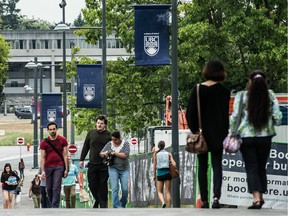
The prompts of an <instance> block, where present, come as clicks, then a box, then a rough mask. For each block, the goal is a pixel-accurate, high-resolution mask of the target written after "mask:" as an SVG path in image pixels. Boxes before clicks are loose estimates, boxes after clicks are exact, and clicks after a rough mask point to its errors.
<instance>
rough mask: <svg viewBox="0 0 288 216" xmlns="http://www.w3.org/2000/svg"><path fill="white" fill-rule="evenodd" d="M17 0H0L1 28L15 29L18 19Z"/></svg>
mask: <svg viewBox="0 0 288 216" xmlns="http://www.w3.org/2000/svg"><path fill="white" fill-rule="evenodd" d="M18 2H19V0H2V1H0V19H1V29H17V28H18V26H19V21H20V18H21V16H20V14H19V13H20V9H17V8H16V4H17V3H18Z"/></svg>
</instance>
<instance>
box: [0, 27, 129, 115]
mask: <svg viewBox="0 0 288 216" xmlns="http://www.w3.org/2000/svg"><path fill="white" fill-rule="evenodd" d="M0 34H1V35H2V36H3V37H4V38H5V40H6V42H8V43H9V44H10V47H11V49H10V58H9V68H8V71H7V77H8V78H7V80H6V83H5V87H4V93H5V98H6V99H5V103H6V105H7V106H8V112H9V111H13V108H14V107H15V106H16V107H17V106H19V105H20V106H21V105H30V104H31V98H32V97H33V93H34V91H33V89H34V79H35V77H34V73H33V71H31V70H29V69H27V68H25V65H26V64H27V63H28V62H30V61H34V62H37V63H41V64H42V68H41V69H38V70H37V72H38V73H37V81H38V89H37V92H40V87H41V86H42V92H44V93H48V92H55V93H56V92H57V93H59V92H63V76H64V74H63V71H62V68H61V63H62V61H63V34H62V32H57V31H53V30H48V31H46V30H1V31H0ZM85 39H86V38H85V36H77V35H74V34H73V31H67V32H66V61H71V56H72V55H71V54H72V48H73V47H74V46H76V47H79V48H80V52H79V53H77V54H76V55H75V57H76V58H77V57H81V56H87V57H89V58H93V59H96V60H97V62H99V63H101V61H102V41H101V40H100V41H99V43H98V44H97V45H91V44H88V43H86V42H85ZM106 44H107V56H106V58H107V61H110V60H116V59H117V58H118V57H122V58H127V57H129V56H130V54H128V53H126V51H125V49H124V48H123V47H122V46H121V43H120V40H119V39H117V38H115V36H113V35H111V36H107V41H106ZM39 72H41V74H39ZM40 81H41V82H42V85H40ZM24 87H25V88H24ZM27 87H28V88H27ZM66 90H67V93H68V94H69V92H70V91H71V81H70V80H67V85H66Z"/></svg>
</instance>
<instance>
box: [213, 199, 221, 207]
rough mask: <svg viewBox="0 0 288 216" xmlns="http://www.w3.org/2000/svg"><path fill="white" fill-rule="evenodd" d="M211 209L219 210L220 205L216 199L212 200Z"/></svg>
mask: <svg viewBox="0 0 288 216" xmlns="http://www.w3.org/2000/svg"><path fill="white" fill-rule="evenodd" d="M212 208H213V209H219V208H220V203H219V200H218V199H214V201H213V203H212Z"/></svg>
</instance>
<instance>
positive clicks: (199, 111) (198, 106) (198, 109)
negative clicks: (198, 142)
mask: <svg viewBox="0 0 288 216" xmlns="http://www.w3.org/2000/svg"><path fill="white" fill-rule="evenodd" d="M199 91H200V84H197V88H196V93H197V111H198V126H199V132H200V133H202V120H201V110H200V94H199Z"/></svg>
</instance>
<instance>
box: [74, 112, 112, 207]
mask: <svg viewBox="0 0 288 216" xmlns="http://www.w3.org/2000/svg"><path fill="white" fill-rule="evenodd" d="M106 126H107V119H106V117H105V116H103V115H100V116H98V117H97V119H96V129H92V130H90V131H89V132H88V133H87V135H86V139H85V142H84V145H83V148H82V152H81V156H80V161H79V167H80V168H82V167H83V165H84V160H85V157H86V155H87V154H88V152H89V151H90V152H89V163H88V183H89V189H90V191H91V193H92V194H93V197H94V199H95V203H94V206H93V208H98V207H99V204H100V208H107V207H108V185H107V181H108V177H109V176H108V168H107V166H106V165H105V164H104V163H103V158H102V157H101V156H100V152H101V150H102V149H103V147H104V146H105V145H106V144H107V143H108V142H109V141H110V140H111V133H110V132H109V131H108V130H106Z"/></svg>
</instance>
